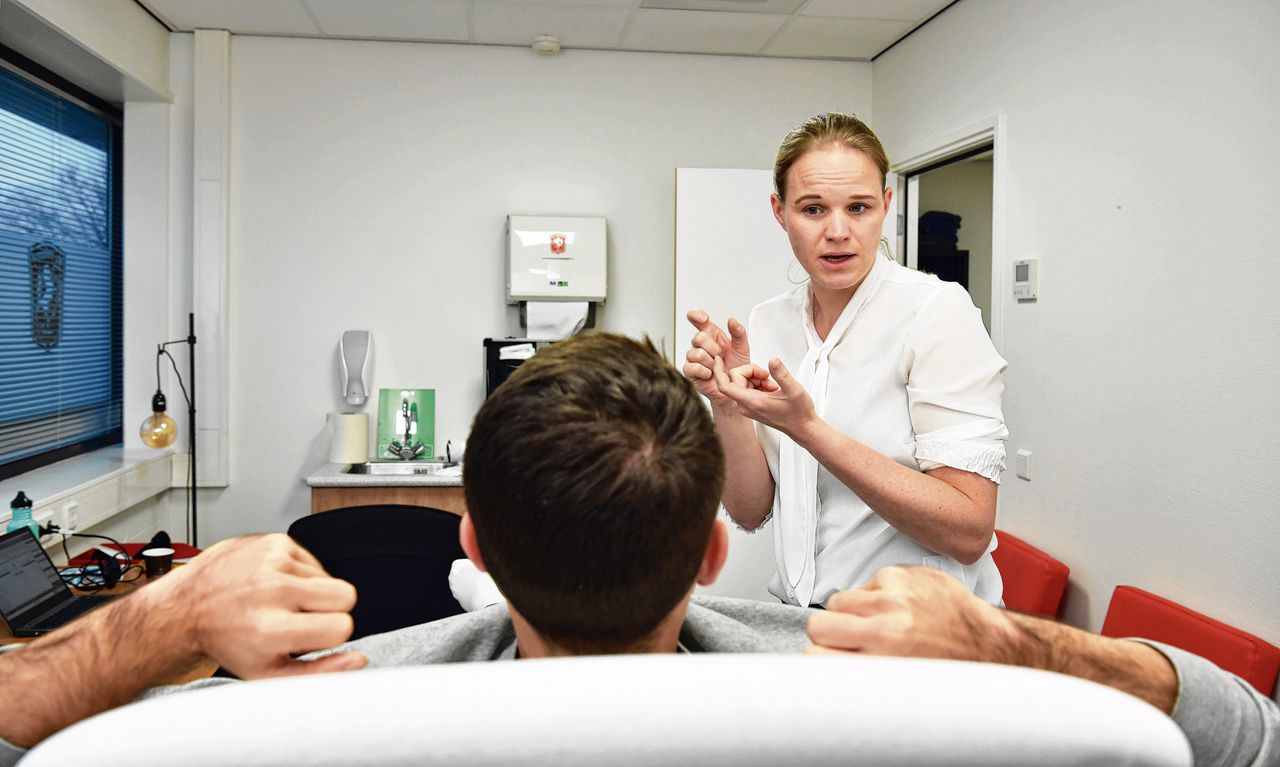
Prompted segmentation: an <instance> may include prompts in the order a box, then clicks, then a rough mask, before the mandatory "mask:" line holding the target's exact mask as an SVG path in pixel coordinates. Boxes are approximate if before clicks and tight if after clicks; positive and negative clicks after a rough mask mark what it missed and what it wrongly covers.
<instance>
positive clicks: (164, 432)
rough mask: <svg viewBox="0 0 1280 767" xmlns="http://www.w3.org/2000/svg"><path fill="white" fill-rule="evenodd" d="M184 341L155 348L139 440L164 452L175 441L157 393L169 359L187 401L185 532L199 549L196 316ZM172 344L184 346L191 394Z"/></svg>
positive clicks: (164, 404)
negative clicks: (153, 377) (148, 412)
mask: <svg viewBox="0 0 1280 767" xmlns="http://www.w3.org/2000/svg"><path fill="white" fill-rule="evenodd" d="M187 327H188V329H187V337H186V338H179V339H177V340H175V341H165V342H164V343H162V344H158V345H157V346H156V393H155V395H154V396H153V397H152V398H151V411H152V412H151V415H150V416H148V417H147V420H145V421H143V422H142V428H140V429H139V430H138V436H139V437H141V438H142V444H144V445H146V446H147V447H154V448H164V447H168V446H170V445H172V444H173V443H174V440H176V439H177V438H178V424H176V423H174V420H173V419H172V418H170V417H169V415H168V414H167V413H166V412H165V408H166V407H167V406H168V402H167V401H166V400H165V396H164V392H163V391H161V390H160V358H161V357H168V358H169V364H170V365H172V366H173V374H174V375H175V376H177V378H178V387H179V388H180V389H181V390H182V396H183V398H184V399H186V401H187V448H188V450H189V451H190V460H188V462H187V502H188V504H189V506H190V510H191V513H190V520H189V524H188V525H187V531H188V533H189V534H190V536H191V545H192V546H199V543H197V542H196V538H197V526H198V522H197V516H196V316H195V314H188V315H187ZM173 344H187V345H188V346H189V347H190V349H188V353H187V360H188V363H189V365H188V368H187V373H188V376H187V377H188V379H189V380H190V381H191V393H190V394H188V393H187V387H186V386H184V385H183V382H182V375H181V374H180V373H179V372H178V363H177V362H176V361H174V359H173V355H172V354H170V353H169V350H168V348H167V347H169V346H172V345H173Z"/></svg>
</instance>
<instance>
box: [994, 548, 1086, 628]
mask: <svg viewBox="0 0 1280 767" xmlns="http://www.w3.org/2000/svg"><path fill="white" fill-rule="evenodd" d="M996 540H997V542H998V545H997V547H996V550H995V551H994V552H992V553H991V558H992V559H994V560H995V561H996V567H997V568H998V569H999V570H1000V577H1001V578H1002V579H1004V606H1005V607H1007V608H1009V609H1012V610H1017V611H1019V612H1024V613H1033V614H1035V615H1044V616H1047V617H1049V618H1056V617H1057V616H1058V609H1059V608H1060V607H1061V606H1062V594H1063V592H1065V591H1066V589H1067V575H1068V574H1069V573H1070V572H1071V570H1070V569H1068V568H1067V566H1066V565H1064V564H1062V563H1061V562H1059V561H1058V560H1056V559H1054V558H1053V557H1051V556H1049V555H1048V554H1046V553H1044V552H1043V551H1041V550H1040V549H1037V548H1036V547H1035V546H1032V545H1031V544H1029V543H1027V542H1026V541H1024V540H1022V539H1020V538H1016V537H1014V536H1012V535H1009V534H1008V533H1006V532H1004V531H1003V530H997V531H996Z"/></svg>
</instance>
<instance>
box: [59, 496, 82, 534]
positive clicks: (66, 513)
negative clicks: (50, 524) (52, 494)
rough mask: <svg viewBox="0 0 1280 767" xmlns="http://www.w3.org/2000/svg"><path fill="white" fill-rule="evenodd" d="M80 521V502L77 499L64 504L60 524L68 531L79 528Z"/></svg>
mask: <svg viewBox="0 0 1280 767" xmlns="http://www.w3.org/2000/svg"><path fill="white" fill-rule="evenodd" d="M79 521H80V504H79V503H77V502H75V501H67V502H66V503H64V504H62V519H60V520H59V521H58V526H59V527H61V528H62V529H63V530H64V531H66V532H72V531H74V530H79V529H80V528H79V526H78V523H79Z"/></svg>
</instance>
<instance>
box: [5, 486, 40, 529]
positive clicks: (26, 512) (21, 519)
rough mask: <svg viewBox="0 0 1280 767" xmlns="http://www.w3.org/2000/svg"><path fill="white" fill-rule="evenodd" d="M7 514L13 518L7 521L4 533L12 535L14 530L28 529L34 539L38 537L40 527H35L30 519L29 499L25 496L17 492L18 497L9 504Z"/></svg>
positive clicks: (34, 522)
mask: <svg viewBox="0 0 1280 767" xmlns="http://www.w3.org/2000/svg"><path fill="white" fill-rule="evenodd" d="M9 512H10V513H11V514H12V515H13V518H12V519H10V520H9V527H8V528H7V529H6V530H5V532H9V533H12V532H13V531H14V530H21V529H22V528H24V527H25V528H28V529H30V530H31V534H32V535H34V536H35V537H37V538H39V537H40V527H39V526H38V525H36V521H35V520H34V519H32V518H31V499H30V498H28V497H27V494H26V493H24V492H22V491H21V490H19V491H18V495H17V496H16V497H14V499H13V500H12V501H11V502H10V503H9Z"/></svg>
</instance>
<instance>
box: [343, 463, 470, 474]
mask: <svg viewBox="0 0 1280 767" xmlns="http://www.w3.org/2000/svg"><path fill="white" fill-rule="evenodd" d="M449 466H457V464H456V463H445V462H444V461H373V462H372V463H353V464H351V466H350V467H349V468H348V469H347V472H346V473H347V474H376V475H392V476H413V475H415V474H435V473H436V472H438V471H440V470H441V469H443V468H446V467H449Z"/></svg>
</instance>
